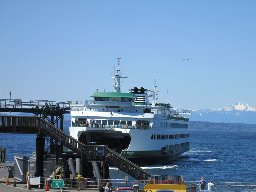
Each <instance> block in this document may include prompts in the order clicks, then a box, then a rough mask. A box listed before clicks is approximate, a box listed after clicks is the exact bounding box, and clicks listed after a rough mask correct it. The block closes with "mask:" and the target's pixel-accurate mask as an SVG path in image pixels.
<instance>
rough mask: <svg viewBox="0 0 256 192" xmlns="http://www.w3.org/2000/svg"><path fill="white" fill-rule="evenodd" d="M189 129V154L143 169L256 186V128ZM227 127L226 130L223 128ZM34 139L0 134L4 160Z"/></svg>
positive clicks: (27, 150) (114, 174)
mask: <svg viewBox="0 0 256 192" xmlns="http://www.w3.org/2000/svg"><path fill="white" fill-rule="evenodd" d="M222 126H223V127H222V128H220V127H218V129H214V127H210V128H209V127H204V129H202V128H198V127H193V126H192V128H191V129H190V148H191V149H190V151H189V152H188V153H186V154H184V155H182V157H181V158H180V159H179V160H177V161H175V162H171V163H170V164H166V165H152V166H147V167H143V168H144V169H146V170H148V171H149V172H150V173H152V174H153V175H183V176H184V178H185V180H186V181H197V180H199V179H200V177H201V176H204V178H205V179H206V180H208V181H209V180H213V181H214V182H223V181H232V182H256V171H255V170H256V162H255V160H256V150H255V149H256V142H255V140H256V125H255V129H246V125H244V129H243V126H241V125H236V124H232V126H231V125H228V124H227V125H225V124H223V125H222ZM225 126H228V129H226V128H225ZM238 127H239V129H238ZM35 138H36V136H35V135H18V134H0V146H2V147H5V148H7V160H8V161H13V155H15V154H21V153H23V154H27V155H28V154H29V155H31V153H32V152H33V151H35ZM110 174H111V178H124V177H125V175H126V174H125V173H123V172H120V171H119V170H118V169H115V168H111V170H110Z"/></svg>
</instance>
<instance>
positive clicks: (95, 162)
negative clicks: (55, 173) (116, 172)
mask: <svg viewBox="0 0 256 192" xmlns="http://www.w3.org/2000/svg"><path fill="white" fill-rule="evenodd" d="M10 102H11V104H10ZM42 102H44V103H42ZM61 105H62V106H61ZM61 105H60V103H54V104H53V103H51V102H49V101H47V100H40V102H39V101H38V102H37V103H36V102H26V103H23V102H21V101H20V100H12V101H10V100H8V102H7V100H0V112H22V113H32V114H34V115H33V116H20V115H16V116H13V115H9V114H8V115H4V114H0V133H31V134H37V137H36V175H37V176H43V174H44V167H43V164H44V161H43V160H44V159H45V154H48V153H50V154H54V153H55V154H56V156H61V155H62V154H64V153H63V146H65V147H67V148H68V149H70V150H71V151H72V153H73V154H76V157H79V158H80V161H81V164H82V171H81V172H82V173H83V174H85V175H83V176H85V177H90V176H92V175H93V173H92V172H93V169H94V172H96V175H98V176H97V177H101V178H104V179H108V178H109V166H115V167H117V168H119V169H120V170H121V171H123V172H125V173H127V174H128V175H130V176H131V177H133V178H135V179H138V180H147V179H149V178H150V177H151V174H150V173H148V172H147V171H145V170H143V169H141V168H140V167H139V166H138V165H136V164H134V163H133V162H131V161H129V160H128V159H126V158H124V157H123V156H121V155H120V154H118V153H117V152H115V151H114V150H112V149H110V148H108V147H107V146H104V145H85V144H84V143H82V142H80V141H78V140H76V139H74V138H73V137H71V136H69V135H67V134H66V133H64V131H63V120H64V114H67V113H69V110H70V103H61ZM46 141H48V142H49V143H50V144H49V146H48V147H45V142H46ZM46 146H47V145H46ZM45 148H46V149H45ZM62 157H66V158H67V160H70V159H72V158H70V156H68V155H67V156H65V155H62ZM73 158H74V156H73ZM63 164H65V163H63ZM95 166H96V168H95ZM97 166H99V167H98V168H97ZM95 169H96V170H95Z"/></svg>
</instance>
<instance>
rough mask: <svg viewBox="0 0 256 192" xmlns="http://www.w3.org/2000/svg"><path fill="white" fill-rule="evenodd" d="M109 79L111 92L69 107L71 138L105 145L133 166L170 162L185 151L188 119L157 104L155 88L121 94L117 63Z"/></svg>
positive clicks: (94, 96)
mask: <svg viewBox="0 0 256 192" xmlns="http://www.w3.org/2000/svg"><path fill="white" fill-rule="evenodd" d="M113 78H114V88H115V92H105V91H104V92H100V91H96V92H95V93H93V95H92V97H93V100H92V101H86V102H85V104H84V105H72V108H71V127H69V132H70V135H71V136H72V137H74V138H76V139H78V140H79V141H81V142H83V143H86V144H101V145H107V146H108V147H109V148H111V149H114V150H115V151H117V152H119V153H121V154H122V155H123V156H125V157H126V158H128V159H130V160H132V161H135V162H143V160H144V161H145V159H147V162H148V163H149V162H158V161H170V160H173V159H174V158H177V157H178V156H179V155H180V154H182V153H184V152H186V151H188V150H189V133H188V120H189V119H188V117H185V116H184V115H183V116H182V115H180V113H178V112H177V111H175V110H174V109H173V108H172V107H171V105H170V104H169V103H157V102H156V100H157V99H156V96H157V92H158V91H157V86H156V85H154V88H153V90H152V91H150V90H147V89H144V88H143V87H141V88H138V87H134V88H133V89H131V90H130V92H121V85H120V79H121V78H126V77H123V76H121V72H120V63H119V59H118V69H117V70H116V73H115V75H114V77H113ZM149 93H150V94H151V95H152V102H149Z"/></svg>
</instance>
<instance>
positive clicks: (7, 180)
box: [5, 177, 10, 185]
mask: <svg viewBox="0 0 256 192" xmlns="http://www.w3.org/2000/svg"><path fill="white" fill-rule="evenodd" d="M5 184H6V185H10V180H9V178H8V177H7V179H6V183H5Z"/></svg>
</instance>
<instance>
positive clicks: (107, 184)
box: [104, 183, 111, 192]
mask: <svg viewBox="0 0 256 192" xmlns="http://www.w3.org/2000/svg"><path fill="white" fill-rule="evenodd" d="M104 191H105V192H111V189H110V187H109V183H106V185H105V187H104Z"/></svg>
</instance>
